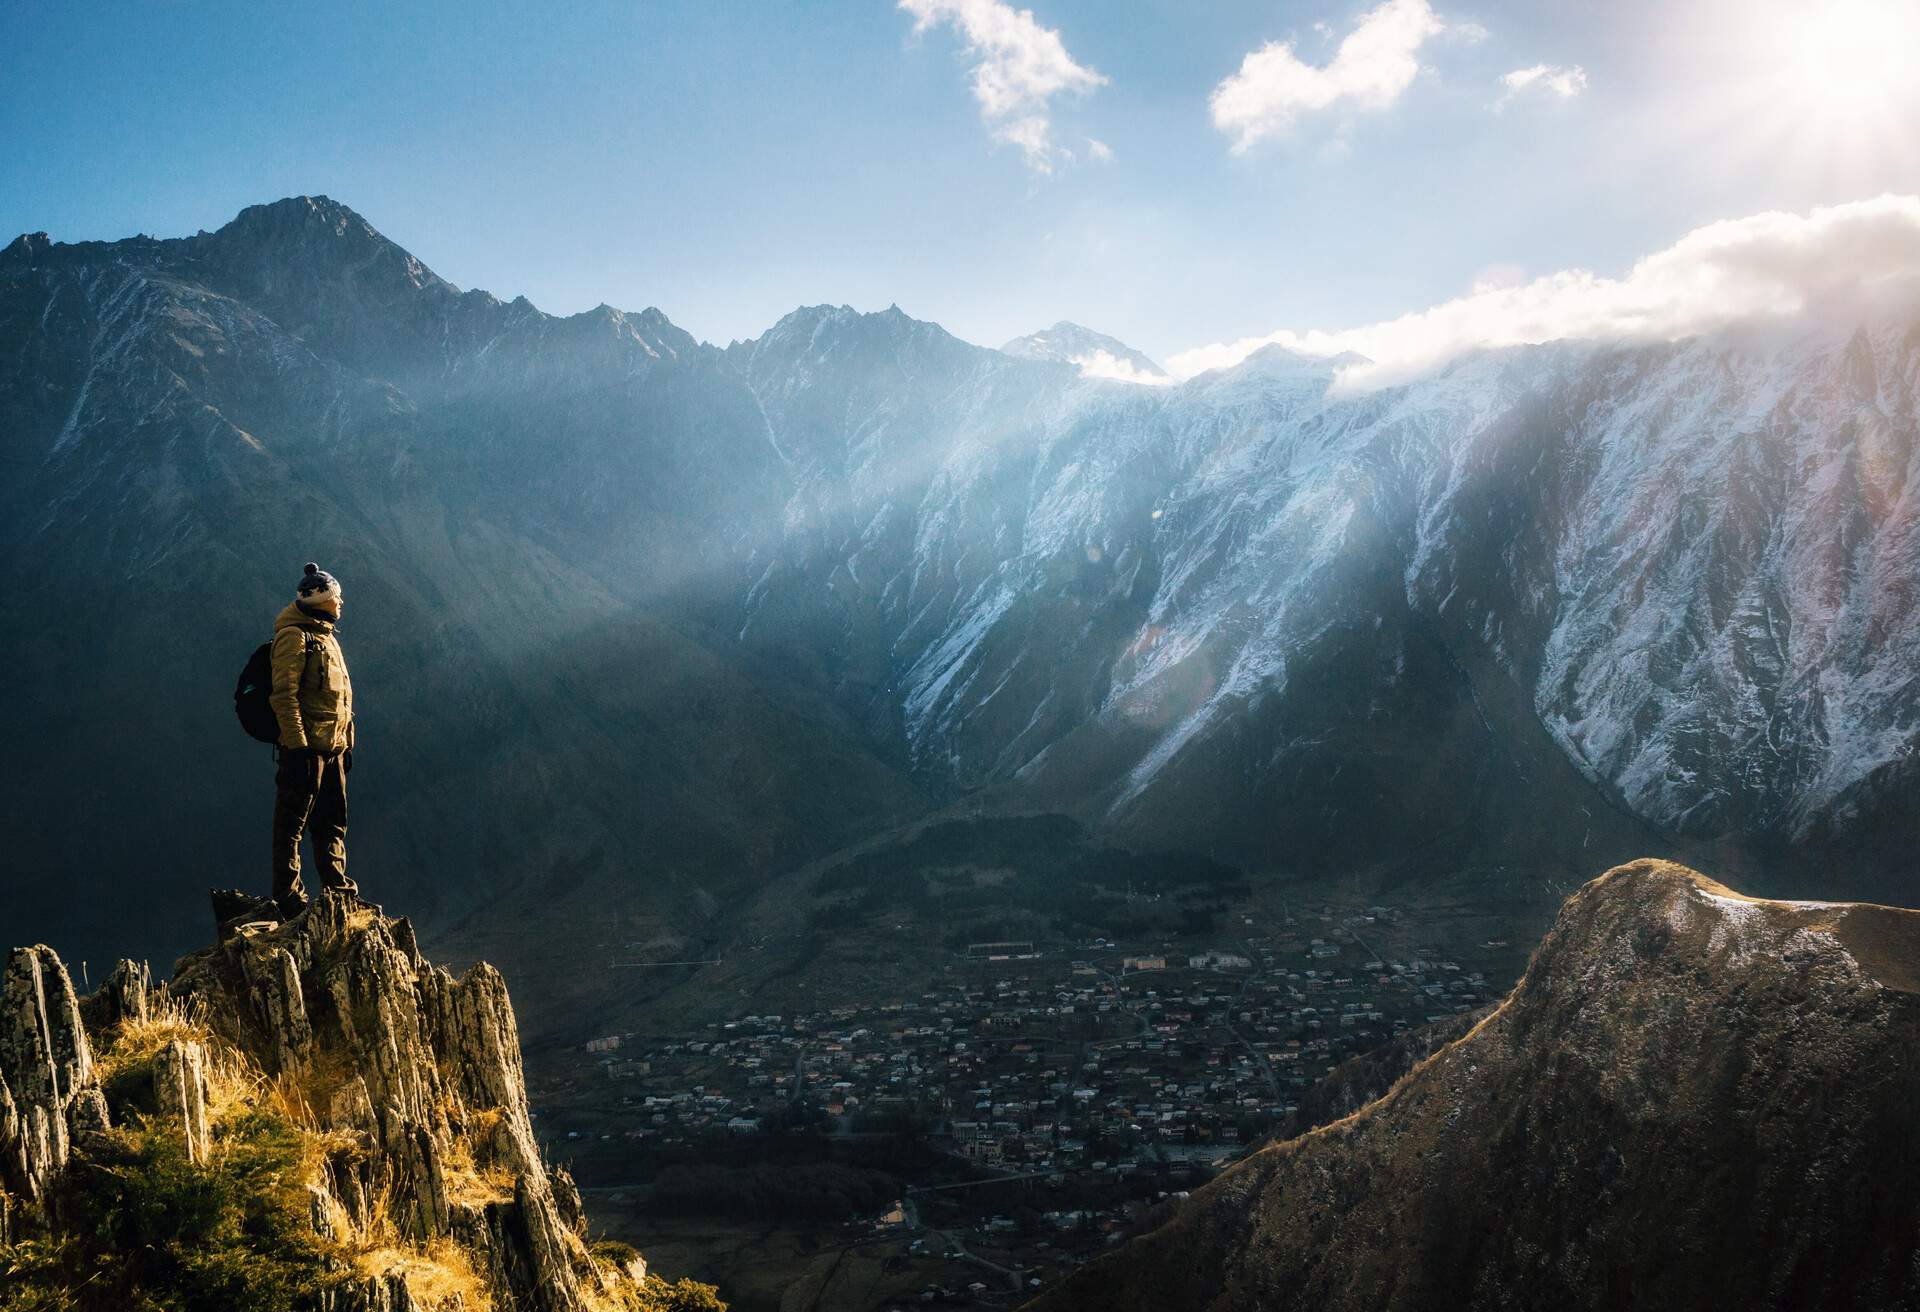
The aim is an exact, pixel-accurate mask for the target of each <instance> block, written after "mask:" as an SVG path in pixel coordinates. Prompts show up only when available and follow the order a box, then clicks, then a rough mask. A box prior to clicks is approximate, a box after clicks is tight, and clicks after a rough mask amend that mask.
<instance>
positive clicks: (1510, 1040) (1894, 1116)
mask: <svg viewBox="0 0 1920 1312" xmlns="http://www.w3.org/2000/svg"><path fill="white" fill-rule="evenodd" d="M1033 1307H1035V1308H1036V1309H1041V1310H1042V1312H1067V1310H1069V1309H1094V1308H1098V1309H1102V1312H1109V1310H1110V1312H1128V1310H1129V1309H1138V1310H1139V1312H1147V1310H1148V1309H1151V1310H1152V1312H1171V1310H1174V1309H1183V1308H1194V1309H1201V1308H1204V1309H1208V1312H1229V1310H1232V1312H1239V1310H1241V1309H1246V1310H1249V1312H1251V1310H1252V1309H1262V1310H1265V1312H1272V1310H1275V1309H1285V1308H1314V1309H1363V1308H1364V1309H1369V1310H1371V1312H1380V1310H1392V1309H1441V1308H1446V1309H1468V1308H1474V1309H1481V1308H1484V1309H1496V1308H1500V1309H1509V1308H1511V1309H1531V1308H1555V1309H1576V1308H1594V1309H1599V1308H1625V1307H1631V1308H1635V1309H1705V1308H1733V1307H1737V1308H1743V1309H1767V1308H1775V1309H1796V1310H1797V1312H1798V1310H1804V1309H1817V1308H1835V1309H1838V1308H1847V1309H1911V1308H1916V1307H1920V912H1916V911H1906V910H1897V909H1894V908H1890V907H1882V906H1873V905H1866V904H1850V903H1813V902H1769V901H1760V900H1756V899H1753V898H1748V897H1745V896H1742V895H1741V894H1739V893H1736V892H1734V891H1733V890H1731V889H1728V888H1726V887H1724V886H1722V885H1720V884H1717V883H1715V882H1714V881H1712V880H1710V879H1708V878H1706V877H1704V876H1702V875H1699V874H1697V873H1695V872H1694V871H1691V870H1688V869H1686V868H1684V867H1681V866H1677V865H1673V864H1670V863H1667V862H1660V861H1640V862H1635V863H1633V864H1630V865H1625V866H1620V867H1618V868H1616V869H1614V870H1611V871H1609V872H1607V873H1606V874H1605V875H1602V876H1601V877H1600V878H1598V879H1596V880H1594V881H1592V882H1591V883H1589V884H1588V885H1586V886H1585V887H1584V888H1583V889H1582V890H1581V891H1580V892H1578V893H1577V894H1575V895H1574V896H1573V897H1572V898H1571V899H1569V900H1568V902H1567V903H1566V905H1565V907H1564V908H1563V909H1562V911H1561V913H1560V916H1559V919H1558V920H1557V922H1556V923H1555V925H1554V927H1553V929H1552V931H1551V932H1550V933H1549V934H1548V935H1547V937H1546V939H1545V940H1544V941H1543V942H1542V943H1541V945H1540V947H1539V949H1538V951H1537V952H1536V953H1535V954H1534V958H1533V961H1532V963H1531V965H1530V966H1529V967H1528V970H1527V972H1526V974H1525V975H1524V976H1523V977H1522V979H1521V981H1520V983H1519V984H1518V985H1517V986H1516V987H1515V989H1514V991H1513V993H1512V994H1511V995H1510V996H1509V997H1508V998H1507V1000H1506V1001H1505V1002H1504V1003H1503V1004H1502V1005H1501V1006H1500V1007H1499V1008H1498V1009H1497V1010H1496V1011H1495V1012H1494V1013H1493V1014H1492V1015H1491V1016H1489V1017H1487V1018H1486V1019H1485V1020H1484V1021H1483V1022H1481V1023H1480V1024H1479V1025H1478V1026H1476V1027H1475V1028H1474V1029H1473V1030H1472V1031H1471V1032H1470V1033H1468V1034H1467V1035H1465V1036H1464V1037H1463V1038H1461V1039H1459V1040H1457V1041H1456V1042H1454V1043H1452V1044H1449V1045H1448V1046H1447V1047H1445V1048H1443V1049H1441V1050H1440V1051H1439V1052H1437V1053H1435V1054H1434V1055H1433V1056H1432V1057H1430V1058H1428V1059H1427V1060H1426V1061H1424V1062H1422V1063H1420V1064H1419V1065H1418V1066H1416V1067H1415V1068H1414V1069H1413V1070H1412V1071H1411V1072H1410V1073H1409V1074H1408V1075H1407V1076H1406V1077H1405V1078H1404V1079H1402V1080H1401V1081H1400V1082H1399V1083H1397V1084H1396V1085H1395V1086H1394V1087H1393V1088H1392V1089H1391V1090H1390V1091H1389V1092H1388V1093H1387V1094H1386V1095H1385V1096H1384V1097H1382V1098H1380V1099H1379V1100H1378V1101H1376V1102H1374V1103H1372V1104H1371V1105H1369V1106H1367V1107H1365V1108H1363V1109H1362V1110H1360V1111H1359V1112H1357V1113H1356V1114H1354V1115H1353V1116H1350V1117H1348V1118H1346V1119H1344V1120H1341V1121H1337V1122H1334V1123H1333V1124H1330V1125H1327V1126H1323V1127H1321V1128H1320V1129H1317V1130H1314V1131H1312V1132H1310V1133H1308V1134H1305V1135H1302V1136H1300V1137H1299V1138H1296V1139H1292V1140H1289V1141H1287V1142H1284V1143H1281V1144H1277V1145H1275V1146H1273V1147H1271V1148H1268V1149H1266V1150H1264V1151H1262V1152H1260V1153H1258V1154H1256V1155H1255V1156H1253V1157H1251V1158H1249V1159H1248V1160H1247V1161H1245V1162H1244V1163H1242V1164H1241V1165H1240V1166H1238V1167H1236V1168H1235V1169H1233V1170H1232V1171H1229V1172H1228V1173H1227V1174H1225V1175H1223V1176H1222V1177H1220V1178H1219V1179H1218V1180H1216V1181H1214V1182H1213V1183H1212V1184H1210V1185H1209V1186H1208V1187H1207V1188H1205V1189H1203V1190H1201V1191H1199V1192H1197V1193H1196V1194H1195V1195H1194V1197H1193V1198H1192V1200H1191V1201H1190V1202H1189V1203H1188V1204H1187V1206H1186V1207H1185V1208H1184V1209H1183V1210H1182V1211H1181V1212H1180V1213H1179V1214H1177V1215H1176V1216H1175V1217H1174V1218H1173V1219H1172V1220H1171V1221H1169V1222H1168V1223H1167V1224H1166V1225H1164V1226H1162V1227H1161V1228H1160V1229H1158V1230H1156V1231H1153V1232H1152V1233H1150V1234H1147V1235H1145V1236H1142V1237H1141V1238H1139V1239H1137V1240H1135V1241H1134V1242H1132V1243H1130V1244H1128V1245H1126V1246H1125V1247H1124V1248H1122V1249H1120V1250H1118V1251H1117V1252H1115V1253H1114V1254H1112V1255H1111V1256H1109V1257H1107V1258H1105V1259H1103V1260H1101V1261H1099V1262H1096V1263H1093V1264H1092V1265H1090V1266H1089V1267H1087V1268H1085V1269H1083V1270H1082V1271H1081V1272H1079V1273H1077V1274H1076V1275H1075V1276H1074V1277H1073V1278H1071V1279H1069V1280H1068V1281H1066V1282H1064V1283H1063V1284H1061V1285H1060V1286H1059V1287H1057V1288H1056V1289H1054V1290H1052V1291H1049V1292H1048V1293H1047V1294H1046V1295H1045V1296H1044V1297H1042V1298H1041V1299H1040V1300H1038V1301H1037V1302H1036V1303H1035V1304H1033Z"/></svg>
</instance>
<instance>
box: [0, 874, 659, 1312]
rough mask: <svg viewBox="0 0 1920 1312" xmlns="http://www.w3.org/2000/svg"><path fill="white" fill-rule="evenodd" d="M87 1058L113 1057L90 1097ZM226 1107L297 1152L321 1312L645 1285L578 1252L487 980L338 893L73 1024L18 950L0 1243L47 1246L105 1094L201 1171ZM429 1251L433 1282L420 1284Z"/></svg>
mask: <svg viewBox="0 0 1920 1312" xmlns="http://www.w3.org/2000/svg"><path fill="white" fill-rule="evenodd" d="M90 1029H91V1034H90V1033H89V1030H90ZM129 1036H131V1037H129ZM95 1045H112V1046H111V1047H110V1048H104V1049H103V1050H106V1051H108V1057H107V1058H106V1059H105V1062H104V1065H105V1066H106V1067H108V1068H109V1074H108V1076H107V1078H106V1081H105V1087H104V1089H103V1086H102V1080H101V1078H100V1076H99V1073H98V1071H97V1070H96V1064H97V1063H96V1060H95V1056H94V1053H95V1050H96V1047H95ZM220 1088H224V1089H225V1090H226V1091H227V1092H226V1102H227V1103H228V1104H229V1105H231V1104H233V1103H235V1102H239V1103H243V1104H245V1105H246V1106H247V1107H249V1108H253V1109H256V1110H258V1109H267V1110H268V1111H270V1113H271V1114H272V1115H274V1116H277V1117H279V1118H280V1119H281V1120H282V1122H283V1123H284V1124H285V1125H286V1126H287V1127H288V1132H290V1133H297V1134H298V1135H300V1136H302V1137H303V1141H304V1142H305V1143H306V1144H307V1145H308V1147H307V1148H306V1149H305V1150H303V1153H302V1155H301V1157H300V1160H301V1161H303V1162H304V1163H306V1164H307V1165H306V1166H304V1167H303V1168H302V1169H303V1171H305V1172H306V1173H307V1174H308V1175H310V1177H311V1178H309V1179H307V1180H306V1181H305V1182H304V1186H303V1187H304V1194H296V1195H294V1197H295V1199H296V1200H299V1201H298V1202H297V1207H298V1209H299V1211H300V1215H301V1217H302V1218H303V1219H302V1220H301V1222H300V1223H299V1224H301V1225H302V1226H306V1225H310V1226H311V1229H312V1232H313V1234H314V1235H316V1236H318V1237H319V1238H320V1239H321V1240H324V1241H326V1243H325V1245H324V1246H323V1247H322V1248H321V1249H320V1250H318V1251H321V1252H323V1253H325V1254H329V1255H330V1256H326V1257H324V1259H322V1260H323V1261H324V1262H325V1263H326V1264H327V1266H328V1269H329V1272H330V1274H329V1275H328V1276H327V1278H326V1279H325V1280H324V1281H323V1282H322V1283H323V1284H324V1286H325V1288H324V1290H323V1292H322V1293H321V1294H319V1295H316V1297H317V1298H318V1299H319V1301H318V1303H317V1305H316V1312H474V1310H475V1309H476V1308H478V1307H480V1306H482V1305H485V1306H491V1307H494V1308H498V1309H529V1310H531V1312H587V1310H588V1309H589V1308H590V1307H606V1306H622V1305H624V1304H623V1303H622V1302H621V1301H620V1300H621V1297H622V1296H623V1295H624V1293H625V1292H627V1291H629V1290H630V1289H631V1287H632V1286H633V1285H634V1283H635V1282H636V1281H637V1280H638V1279H640V1278H643V1276H644V1268H642V1269H641V1275H640V1276H635V1275H634V1274H633V1273H631V1272H629V1271H627V1270H625V1269H622V1268H619V1267H616V1266H614V1265H607V1264H603V1263H601V1262H599V1261H597V1260H595V1259H594V1258H593V1257H592V1255H591V1254H590V1253H589V1251H588V1249H587V1243H586V1220H585V1217H584V1215H583V1213H582V1210H581V1206H580V1195H579V1191H578V1190H577V1189H576V1188H575V1187H574V1185H573V1181H572V1180H571V1179H570V1178H569V1177H568V1176H567V1175H566V1173H565V1172H564V1171H558V1170H554V1169H551V1168H549V1167H548V1166H547V1164H546V1163H545V1161H544V1160H543V1159H542V1158H541V1155H540V1151H539V1148H538V1146H537V1144H536V1142H535V1140H534V1136H533V1129H532V1122H531V1118H530V1115H529V1112H528V1108H527V1096H526V1086H525V1083H524V1081H523V1079H522V1075H521V1067H520V1042H519V1036H518V1032H517V1029H516V1025H515V1021H514V1014H513V1007H512V1004H511V1002H510V1001H509V999H508V996H507V990H506V984H505V982H504V981H503V980H502V979H501V977H500V974H499V972H498V971H496V970H494V969H493V968H492V967H491V966H488V965H485V964H480V965H476V966H474V967H473V968H472V969H470V970H468V971H467V972H466V973H465V974H464V975H462V976H460V977H458V978H456V977H454V976H453V975H451V974H449V973H448V972H447V971H445V970H443V969H441V968H439V967H437V966H434V965H432V964H431V963H430V962H428V961H427V960H426V959H425V958H424V957H422V955H421V953H420V949H419V945H418V943H417V942H416V941H415V938H414V935H413V931H412V928H411V927H410V926H409V925H408V923H407V922H406V921H405V920H403V919H402V920H393V919H388V918H387V917H385V916H383V915H381V914H380V913H379V912H378V910H377V909H376V908H371V907H369V906H367V905H366V904H364V903H361V902H360V901H358V900H357V899H355V898H352V897H347V896H342V895H340V894H335V893H324V894H322V895H321V897H320V898H319V899H318V900H317V901H316V902H315V903H314V904H313V905H312V907H311V908H310V909H309V910H307V911H306V912H305V913H304V914H302V915H300V916H297V917H295V918H294V919H292V920H291V921H288V922H285V923H281V922H278V921H271V920H251V921H248V922H246V923H244V924H241V925H238V926H228V932H227V937H225V938H223V939H222V940H221V941H220V942H219V943H218V944H217V945H216V946H214V947H210V948H207V949H205V950H203V951H201V952H198V953H196V954H194V955H192V956H190V957H187V958H185V959H184V960H182V961H181V962H179V963H178V965H177V966H176V968H175V972H174V976H173V979H172V980H171V981H170V982H168V983H167V984H166V985H164V986H162V987H159V988H155V987H154V986H153V985H152V984H151V981H150V979H149V977H148V974H147V972H146V970H145V969H144V968H143V967H138V966H135V965H133V964H132V963H129V962H122V963H121V964H120V966H119V967H118V968H116V970H115V971H114V972H113V973H112V974H111V975H110V976H109V978H108V980H107V981H106V982H105V983H104V984H103V985H102V986H101V988H100V990H99V991H98V992H96V993H95V994H94V995H93V996H92V997H91V998H89V999H88V1000H87V1001H86V1003H85V1004H84V1005H83V1004H82V1003H81V1001H80V1000H79V999H78V998H77V997H76V996H75V993H74V990H73V986H72V983H71V981H70V980H69V979H68V977H67V973H66V971H65V969H64V967H63V966H62V965H61V963H60V961H59V958H58V957H57V956H55V955H54V953H53V952H52V951H51V950H50V949H47V948H44V947H36V948H25V949H19V950H16V951H15V952H14V953H13V954H12V956H11V957H10V959H9V961H8V964H7V970H6V975H5V980H4V986H3V987H0V1244H3V1243H8V1242H11V1241H12V1240H13V1239H14V1238H15V1237H16V1232H17V1233H21V1234H24V1233H26V1232H27V1231H29V1230H57V1228H58V1225H59V1221H60V1218H59V1216H58V1215H56V1213H57V1211H58V1208H57V1207H55V1206H53V1205H51V1204H49V1202H48V1197H49V1187H50V1185H51V1184H52V1183H53V1182H54V1181H55V1180H56V1178H57V1177H58V1176H59V1175H60V1173H61V1171H62V1170H63V1168H65V1167H66V1166H67V1164H68V1161H69V1156H70V1147H71V1145H72V1144H74V1143H75V1142H76V1140H78V1139H80V1138H81V1137H82V1136H84V1135H86V1134H87V1133H88V1132H89V1131H92V1130H105V1129H107V1127H108V1123H109V1095H111V1098H112V1100H113V1110H114V1114H115V1119H120V1118H124V1117H131V1119H132V1122H133V1123H135V1124H137V1125H139V1126H142V1127H144V1128H145V1129H146V1130H151V1129H153V1128H155V1127H157V1128H158V1129H159V1130H160V1131H161V1132H163V1133H165V1134H167V1135H170V1136H172V1137H173V1138H174V1139H175V1140H176V1141H177V1142H178V1143H179V1144H180V1145H181V1146H183V1147H184V1149H185V1157H186V1161H187V1162H188V1163H189V1164H191V1165H193V1166H200V1165H204V1164H206V1163H207V1162H208V1161H209V1158H210V1156H211V1155H212V1154H214V1153H215V1152H217V1151H218V1148H217V1144H218V1141H219V1131H218V1129H217V1125H216V1113H215V1103H216V1101H218V1099H217V1097H216V1093H217V1091H218V1089H220ZM136 1113H137V1114H136ZM426 1254H439V1256H438V1257H437V1258H434V1259H432V1260H433V1261H435V1262H437V1263H438V1269H439V1270H440V1271H441V1278H440V1279H438V1280H436V1281H432V1282H427V1283H425V1284H422V1285H421V1286H420V1287H416V1285H415V1282H414V1281H413V1280H412V1279H411V1277H410V1272H412V1271H414V1270H416V1269H418V1268H419V1267H420V1266H421V1265H422V1264H423V1263H424V1262H425V1261H427V1260H428V1259H427V1258H425V1257H423V1256H421V1255H426ZM449 1254H451V1256H450V1257H449V1256H448V1255H449ZM410 1255H411V1256H410ZM449 1262H450V1263H451V1268H449V1267H448V1263H449ZM449 1269H452V1270H454V1271H456V1272H457V1273H458V1278H455V1277H453V1276H448V1275H447V1274H446V1272H447V1270H449ZM423 1291H424V1292H423Z"/></svg>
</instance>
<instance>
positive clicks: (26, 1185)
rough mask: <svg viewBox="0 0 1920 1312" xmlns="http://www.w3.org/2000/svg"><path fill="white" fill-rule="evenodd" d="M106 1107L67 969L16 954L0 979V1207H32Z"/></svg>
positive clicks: (51, 956) (37, 953) (5, 1211)
mask: <svg viewBox="0 0 1920 1312" xmlns="http://www.w3.org/2000/svg"><path fill="white" fill-rule="evenodd" d="M106 1125H107V1104H106V1099H105V1098H104V1097H103V1096H102V1094H101V1091H100V1085H99V1082H98V1080H96V1078H95V1076H94V1069H93V1049H92V1047H91V1046H90V1045H89V1044H88V1042H87V1031H86V1027H85V1025H84V1024H83V1023H82V1021H81V1017H80V1002H79V999H78V998H77V997H76V996H75V995H74V991H73V981H72V980H71V979H69V978H68V977H67V970H66V967H65V966H63V965H61V964H60V958H59V957H58V956H57V955H55V953H54V951H53V949H52V948H49V947H44V946H40V947H30V948H15V949H14V950H13V951H12V952H11V953H10V954H9V955H8V957H7V968H6V974H5V976H4V978H0V1191H4V1192H5V1193H7V1194H10V1195H12V1200H13V1202H12V1206H11V1207H0V1237H4V1234H5V1232H6V1230H7V1229H10V1228H11V1227H10V1226H8V1225H7V1224H6V1218H7V1217H9V1216H10V1215H17V1214H18V1213H19V1212H20V1211H21V1209H23V1208H25V1209H31V1208H35V1207H37V1206H38V1205H39V1204H40V1203H41V1201H42V1200H43V1198H44V1197H45V1194H46V1189H47V1185H48V1183H49V1182H50V1181H51V1180H52V1178H53V1177H54V1176H55V1175H56V1174H57V1173H58V1172H59V1171H60V1169H61V1168H62V1167H64V1166H65V1165H66V1164H67V1155H68V1151H69V1149H70V1146H71V1145H72V1143H73V1140H74V1138H75V1136H77V1135H79V1134H81V1133H84V1132H86V1131H87V1130H94V1129H105V1128H106Z"/></svg>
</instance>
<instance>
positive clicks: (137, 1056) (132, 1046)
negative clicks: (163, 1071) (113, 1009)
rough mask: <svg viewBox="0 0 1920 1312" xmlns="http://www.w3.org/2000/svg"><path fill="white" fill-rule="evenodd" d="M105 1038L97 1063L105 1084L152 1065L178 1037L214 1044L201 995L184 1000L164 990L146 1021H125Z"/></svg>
mask: <svg viewBox="0 0 1920 1312" xmlns="http://www.w3.org/2000/svg"><path fill="white" fill-rule="evenodd" d="M104 1037H105V1038H106V1042H105V1043H104V1044H101V1045H100V1046H99V1048H98V1049H97V1057H96V1060H95V1062H94V1065H95V1067H96V1069H97V1071H98V1073H99V1076H100V1079H101V1081H102V1082H103V1083H104V1082H107V1081H110V1080H112V1079H113V1077H114V1076H116V1075H118V1074H120V1073H121V1072H122V1071H127V1070H132V1069H135V1068H136V1067H140V1066H146V1065H150V1064H151V1063H152V1062H153V1059H154V1057H155V1056H156V1055H157V1054H158V1053H159V1051H160V1049H162V1048H164V1047H166V1046H167V1045H168V1044H169V1043H171V1042H173V1041H174V1040H175V1039H179V1040H181V1041H182V1042H185V1043H199V1044H204V1045H206V1046H207V1047H208V1048H209V1050H211V1049H212V1048H213V1047H214V1037H213V1030H212V1028H211V1027H209V1026H208V1024H207V1019H206V1004H205V1002H204V1001H203V1000H202V999H200V998H197V997H196V998H189V999H187V1000H185V1001H182V1000H181V999H179V998H175V997H172V996H171V995H169V994H166V993H163V992H155V993H154V995H153V998H152V1001H151V1004H150V1006H149V1009H148V1014H147V1018H146V1019H145V1020H123V1021H121V1022H120V1023H119V1024H118V1025H116V1026H114V1027H113V1029H112V1031H111V1032H110V1033H109V1034H107V1035H106V1036H104Z"/></svg>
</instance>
